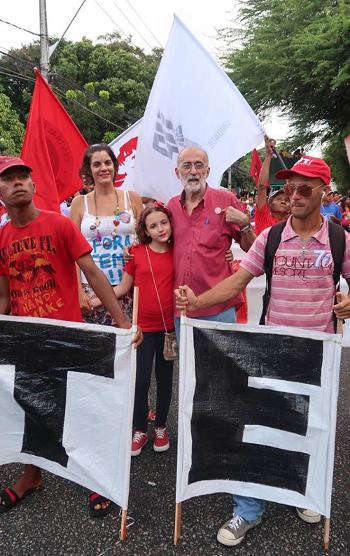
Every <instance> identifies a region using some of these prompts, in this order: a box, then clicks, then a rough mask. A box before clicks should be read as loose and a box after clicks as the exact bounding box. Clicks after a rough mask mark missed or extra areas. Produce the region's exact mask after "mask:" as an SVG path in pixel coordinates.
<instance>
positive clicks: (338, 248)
mask: <svg viewBox="0 0 350 556" xmlns="http://www.w3.org/2000/svg"><path fill="white" fill-rule="evenodd" d="M286 224H287V220H283V222H279V223H278V224H275V225H274V226H272V228H271V230H270V231H269V235H268V237H267V242H266V249H265V274H266V289H265V293H264V295H263V310H262V313H261V317H260V322H259V324H265V316H266V313H267V309H268V306H269V303H270V297H271V278H272V265H273V259H274V257H275V254H276V251H277V249H278V246H279V244H280V242H281V236H282V232H283V230H284V228H285V226H286ZM328 230H329V243H330V246H331V252H332V257H333V264H334V269H333V280H334V285H335V287H336V288H337V290H339V280H340V269H341V265H342V262H343V258H344V252H345V231H344V229H343V228H342V226H339V224H335V223H334V222H332V221H331V220H330V221H329V222H328ZM333 320H334V330H336V323H337V319H336V316H335V314H333Z"/></svg>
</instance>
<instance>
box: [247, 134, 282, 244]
mask: <svg viewBox="0 0 350 556" xmlns="http://www.w3.org/2000/svg"><path fill="white" fill-rule="evenodd" d="M264 139H265V159H264V162H263V165H262V167H261V170H260V175H259V183H258V194H257V197H256V207H255V213H254V218H255V233H256V235H257V236H258V235H259V234H261V232H262V231H263V230H266V228H269V227H270V226H273V225H274V224H278V222H281V220H286V219H287V218H288V216H289V214H290V199H289V197H288V196H287V195H286V194H285V193H284V192H283V189H277V191H273V192H271V193H270V196H269V199H268V201H267V202H266V187H267V183H268V179H269V170H270V163H271V158H272V155H273V152H274V148H275V146H276V141H275V140H274V139H270V138H269V137H268V136H267V135H265V137H264Z"/></svg>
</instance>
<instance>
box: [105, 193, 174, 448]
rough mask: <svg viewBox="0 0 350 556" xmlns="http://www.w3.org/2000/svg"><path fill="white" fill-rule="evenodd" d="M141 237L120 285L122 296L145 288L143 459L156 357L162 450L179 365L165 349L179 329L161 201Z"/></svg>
mask: <svg viewBox="0 0 350 556" xmlns="http://www.w3.org/2000/svg"><path fill="white" fill-rule="evenodd" d="M136 234H137V238H138V240H139V244H138V245H137V246H135V247H132V249H131V253H132V254H133V255H134V257H133V259H132V260H130V261H129V262H127V263H126V265H125V267H124V274H123V277H122V280H121V282H120V284H118V285H117V286H115V287H114V291H115V294H116V296H117V297H118V298H119V297H121V296H123V295H125V294H126V293H127V292H128V291H129V290H130V289H131V288H132V287H133V286H134V285H135V286H138V287H139V306H138V325H139V326H140V327H141V328H142V331H143V342H142V344H141V345H140V346H139V347H138V349H137V368H136V389H135V406H134V427H135V432H134V435H133V438H132V447H131V455H133V456H137V455H139V454H140V453H141V450H142V448H143V447H144V445H145V444H146V443H147V441H148V433H147V417H148V390H149V387H150V382H151V374H152V366H153V358H154V354H155V356H156V362H155V376H156V382H157V407H156V420H155V428H154V433H153V448H154V450H155V451H156V452H165V451H166V450H168V449H169V438H168V434H167V430H166V420H167V416H168V411H169V407H170V401H171V392H172V380H173V361H166V360H165V359H164V357H163V347H164V333H165V331H167V332H170V331H173V330H174V315H173V282H174V266H173V247H172V239H171V223H170V212H169V210H168V208H167V207H166V206H165V205H163V203H160V202H156V203H154V204H152V205H150V206H147V207H146V208H145V210H144V211H143V213H142V214H141V217H140V220H139V222H138V225H137V227H136Z"/></svg>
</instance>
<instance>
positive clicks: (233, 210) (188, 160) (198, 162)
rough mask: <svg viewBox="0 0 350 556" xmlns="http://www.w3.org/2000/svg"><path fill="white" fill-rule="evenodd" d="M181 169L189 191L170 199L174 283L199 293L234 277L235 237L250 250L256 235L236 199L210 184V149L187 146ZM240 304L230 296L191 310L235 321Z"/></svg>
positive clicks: (208, 317)
mask: <svg viewBox="0 0 350 556" xmlns="http://www.w3.org/2000/svg"><path fill="white" fill-rule="evenodd" d="M175 173H176V176H177V177H178V178H179V180H180V181H181V184H182V186H183V191H182V193H181V195H178V196H177V197H173V198H172V199H170V202H169V209H170V211H171V218H172V229H173V237H174V268H175V282H174V283H175V284H184V283H186V284H189V285H190V286H191V288H192V289H193V290H194V291H195V292H196V294H197V295H199V294H200V293H203V292H205V291H206V290H207V289H209V288H211V287H212V286H214V285H215V284H216V283H217V282H218V281H220V280H223V279H224V278H227V277H228V276H231V275H232V272H233V271H232V266H231V264H230V263H229V262H228V261H227V260H225V255H226V252H227V250H228V249H230V247H231V243H232V239H234V240H235V241H237V242H238V243H239V244H240V246H241V247H242V249H243V250H244V251H248V249H249V248H250V247H251V245H252V244H253V242H254V240H255V238H256V235H255V233H254V230H253V229H252V228H251V226H250V223H249V218H248V216H247V215H246V214H245V213H243V212H242V211H241V210H240V203H239V202H238V200H237V199H236V197H235V196H234V195H233V194H232V193H230V192H228V191H222V190H219V189H212V188H211V187H209V185H208V184H207V178H208V176H209V173H210V167H209V160H208V155H207V153H206V152H205V151H204V150H202V149H200V148H197V147H187V148H185V149H183V150H182V151H181V152H180V153H179V155H178V158H177V166H176V168H175ZM238 302H239V300H235V299H230V300H229V301H226V302H224V303H220V304H219V305H217V306H216V307H211V308H209V309H205V310H201V311H195V312H191V313H188V316H191V317H192V318H201V319H205V320H214V321H220V322H231V323H233V322H236V311H235V306H236V305H237V304H238ZM179 315H180V312H179V311H177V312H176V313H175V330H176V335H177V337H178V338H179V330H180V328H179V327H180V320H179Z"/></svg>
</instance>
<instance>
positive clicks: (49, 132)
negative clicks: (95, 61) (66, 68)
mask: <svg viewBox="0 0 350 556" xmlns="http://www.w3.org/2000/svg"><path fill="white" fill-rule="evenodd" d="M35 73H36V81H35V87H34V93H33V98H32V103H31V106H30V112H29V117H28V123H27V129H26V134H25V137H24V141H23V147H22V152H21V158H22V159H23V160H24V161H25V162H26V164H28V165H29V166H31V167H32V168H33V173H32V177H33V181H34V183H35V188H36V193H35V195H34V202H35V206H36V207H37V208H40V209H46V210H53V211H55V212H59V211H60V203H61V202H62V201H64V200H65V199H67V198H68V197H70V195H73V193H75V192H76V191H78V190H79V189H80V188H81V180H80V178H79V175H78V171H79V168H80V165H81V160H82V156H83V153H84V151H85V149H86V147H87V142H86V141H85V139H84V137H83V136H82V134H81V133H80V131H79V129H78V128H77V126H76V125H75V123H74V122H73V120H72V119H71V117H70V116H69V114H68V112H67V111H66V109H65V108H64V107H63V106H62V104H61V103H60V101H59V100H58V98H57V97H56V95H55V94H54V92H53V91H52V89H51V88H50V87H49V85H48V84H47V83H46V81H45V80H44V79H43V78H42V76H41V73H40V71H39V70H38V69H36V70H35Z"/></svg>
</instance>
